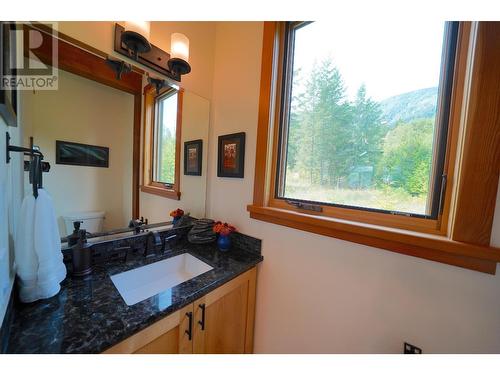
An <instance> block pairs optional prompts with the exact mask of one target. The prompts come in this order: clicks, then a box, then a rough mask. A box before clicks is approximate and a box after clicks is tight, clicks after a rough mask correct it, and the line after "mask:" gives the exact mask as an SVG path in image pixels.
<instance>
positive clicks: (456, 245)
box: [247, 205, 500, 275]
mask: <svg viewBox="0 0 500 375" xmlns="http://www.w3.org/2000/svg"><path fill="white" fill-rule="evenodd" d="M247 209H248V211H249V212H250V217H251V218H253V219H257V220H262V221H266V222H269V223H273V224H279V225H284V226H287V227H290V228H295V229H300V230H304V231H307V232H312V233H316V234H321V235H324V236H329V237H334V238H338V239H341V240H345V241H350V242H355V243H359V244H362V245H367V246H371V247H376V248H381V249H385V250H390V251H393V252H397V253H401V254H406V255H412V256H415V257H419V258H424V259H428V260H434V261H437V262H441V263H446V264H451V265H455V266H459V267H463V268H468V269H472V270H475V271H480V272H485V273H489V274H492V275H494V274H495V270H496V263H497V262H500V249H498V248H493V247H486V246H476V245H471V244H466V243H463V242H457V241H453V240H450V239H447V238H445V237H442V236H436V235H430V234H424V233H418V232H410V231H404V230H400V229H391V228H385V227H380V226H375V225H369V224H363V223H358V222H349V221H347V220H340V219H333V218H329V219H326V218H318V217H316V216H313V215H307V214H302V213H296V212H293V211H286V210H279V209H276V208H269V207H259V206H254V205H249V206H248V207H247Z"/></svg>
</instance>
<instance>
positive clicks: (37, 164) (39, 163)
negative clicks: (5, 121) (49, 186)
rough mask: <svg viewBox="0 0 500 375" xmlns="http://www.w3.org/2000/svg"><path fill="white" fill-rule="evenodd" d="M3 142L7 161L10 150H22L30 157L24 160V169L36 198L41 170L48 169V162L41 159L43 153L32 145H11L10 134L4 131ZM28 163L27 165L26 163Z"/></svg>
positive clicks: (40, 181) (7, 160)
mask: <svg viewBox="0 0 500 375" xmlns="http://www.w3.org/2000/svg"><path fill="white" fill-rule="evenodd" d="M5 141H6V142H5V143H6V150H5V152H6V154H5V160H6V162H7V163H9V162H10V159H11V157H10V153H11V152H22V153H23V154H24V155H26V156H29V157H30V161H29V162H25V166H24V170H25V171H26V170H28V171H29V176H30V177H29V180H30V183H31V184H32V185H33V196H34V197H35V198H38V189H39V188H41V187H42V172H48V171H49V170H50V164H49V163H47V162H45V161H43V154H42V153H41V152H40V150H38V149H36V148H35V147H34V146H31V147H30V148H27V147H20V146H13V145H11V144H10V134H9V132H6V133H5ZM26 163H28V165H26Z"/></svg>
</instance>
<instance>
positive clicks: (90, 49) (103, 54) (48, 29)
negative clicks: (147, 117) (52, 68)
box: [29, 21, 145, 75]
mask: <svg viewBox="0 0 500 375" xmlns="http://www.w3.org/2000/svg"><path fill="white" fill-rule="evenodd" d="M29 25H30V26H31V27H32V28H33V29H37V30H38V31H42V32H44V33H47V34H50V35H54V36H55V37H56V38H57V39H61V40H63V41H65V42H68V43H70V44H73V45H74V46H76V47H78V48H81V49H83V50H85V51H88V52H91V53H93V54H94V55H97V56H99V57H102V58H103V59H106V58H108V57H110V56H109V55H108V54H107V53H106V52H104V51H101V50H99V49H97V48H95V47H92V46H91V45H89V44H87V43H84V42H82V41H80V40H78V39H75V38H73V37H71V36H69V35H68V34H64V33H62V32H60V31H59V30H55V33H54V29H53V28H52V27H51V26H49V25H48V24H45V23H42V22H39V21H34V22H30V23H29ZM132 70H133V71H134V72H136V73H138V74H141V75H143V74H145V71H144V70H142V69H141V68H139V67H137V66H135V65H132Z"/></svg>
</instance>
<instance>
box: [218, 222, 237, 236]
mask: <svg viewBox="0 0 500 375" xmlns="http://www.w3.org/2000/svg"><path fill="white" fill-rule="evenodd" d="M213 231H214V232H215V233H219V234H220V235H221V236H229V235H230V234H231V233H233V232H236V228H235V227H233V226H232V225H231V224H228V223H222V222H221V221H217V222H215V224H214V228H213Z"/></svg>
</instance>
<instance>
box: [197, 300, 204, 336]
mask: <svg viewBox="0 0 500 375" xmlns="http://www.w3.org/2000/svg"><path fill="white" fill-rule="evenodd" d="M199 306H200V309H201V320H198V324H199V325H200V326H201V330H202V331H204V330H205V304H204V303H202V304H201V305H199Z"/></svg>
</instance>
